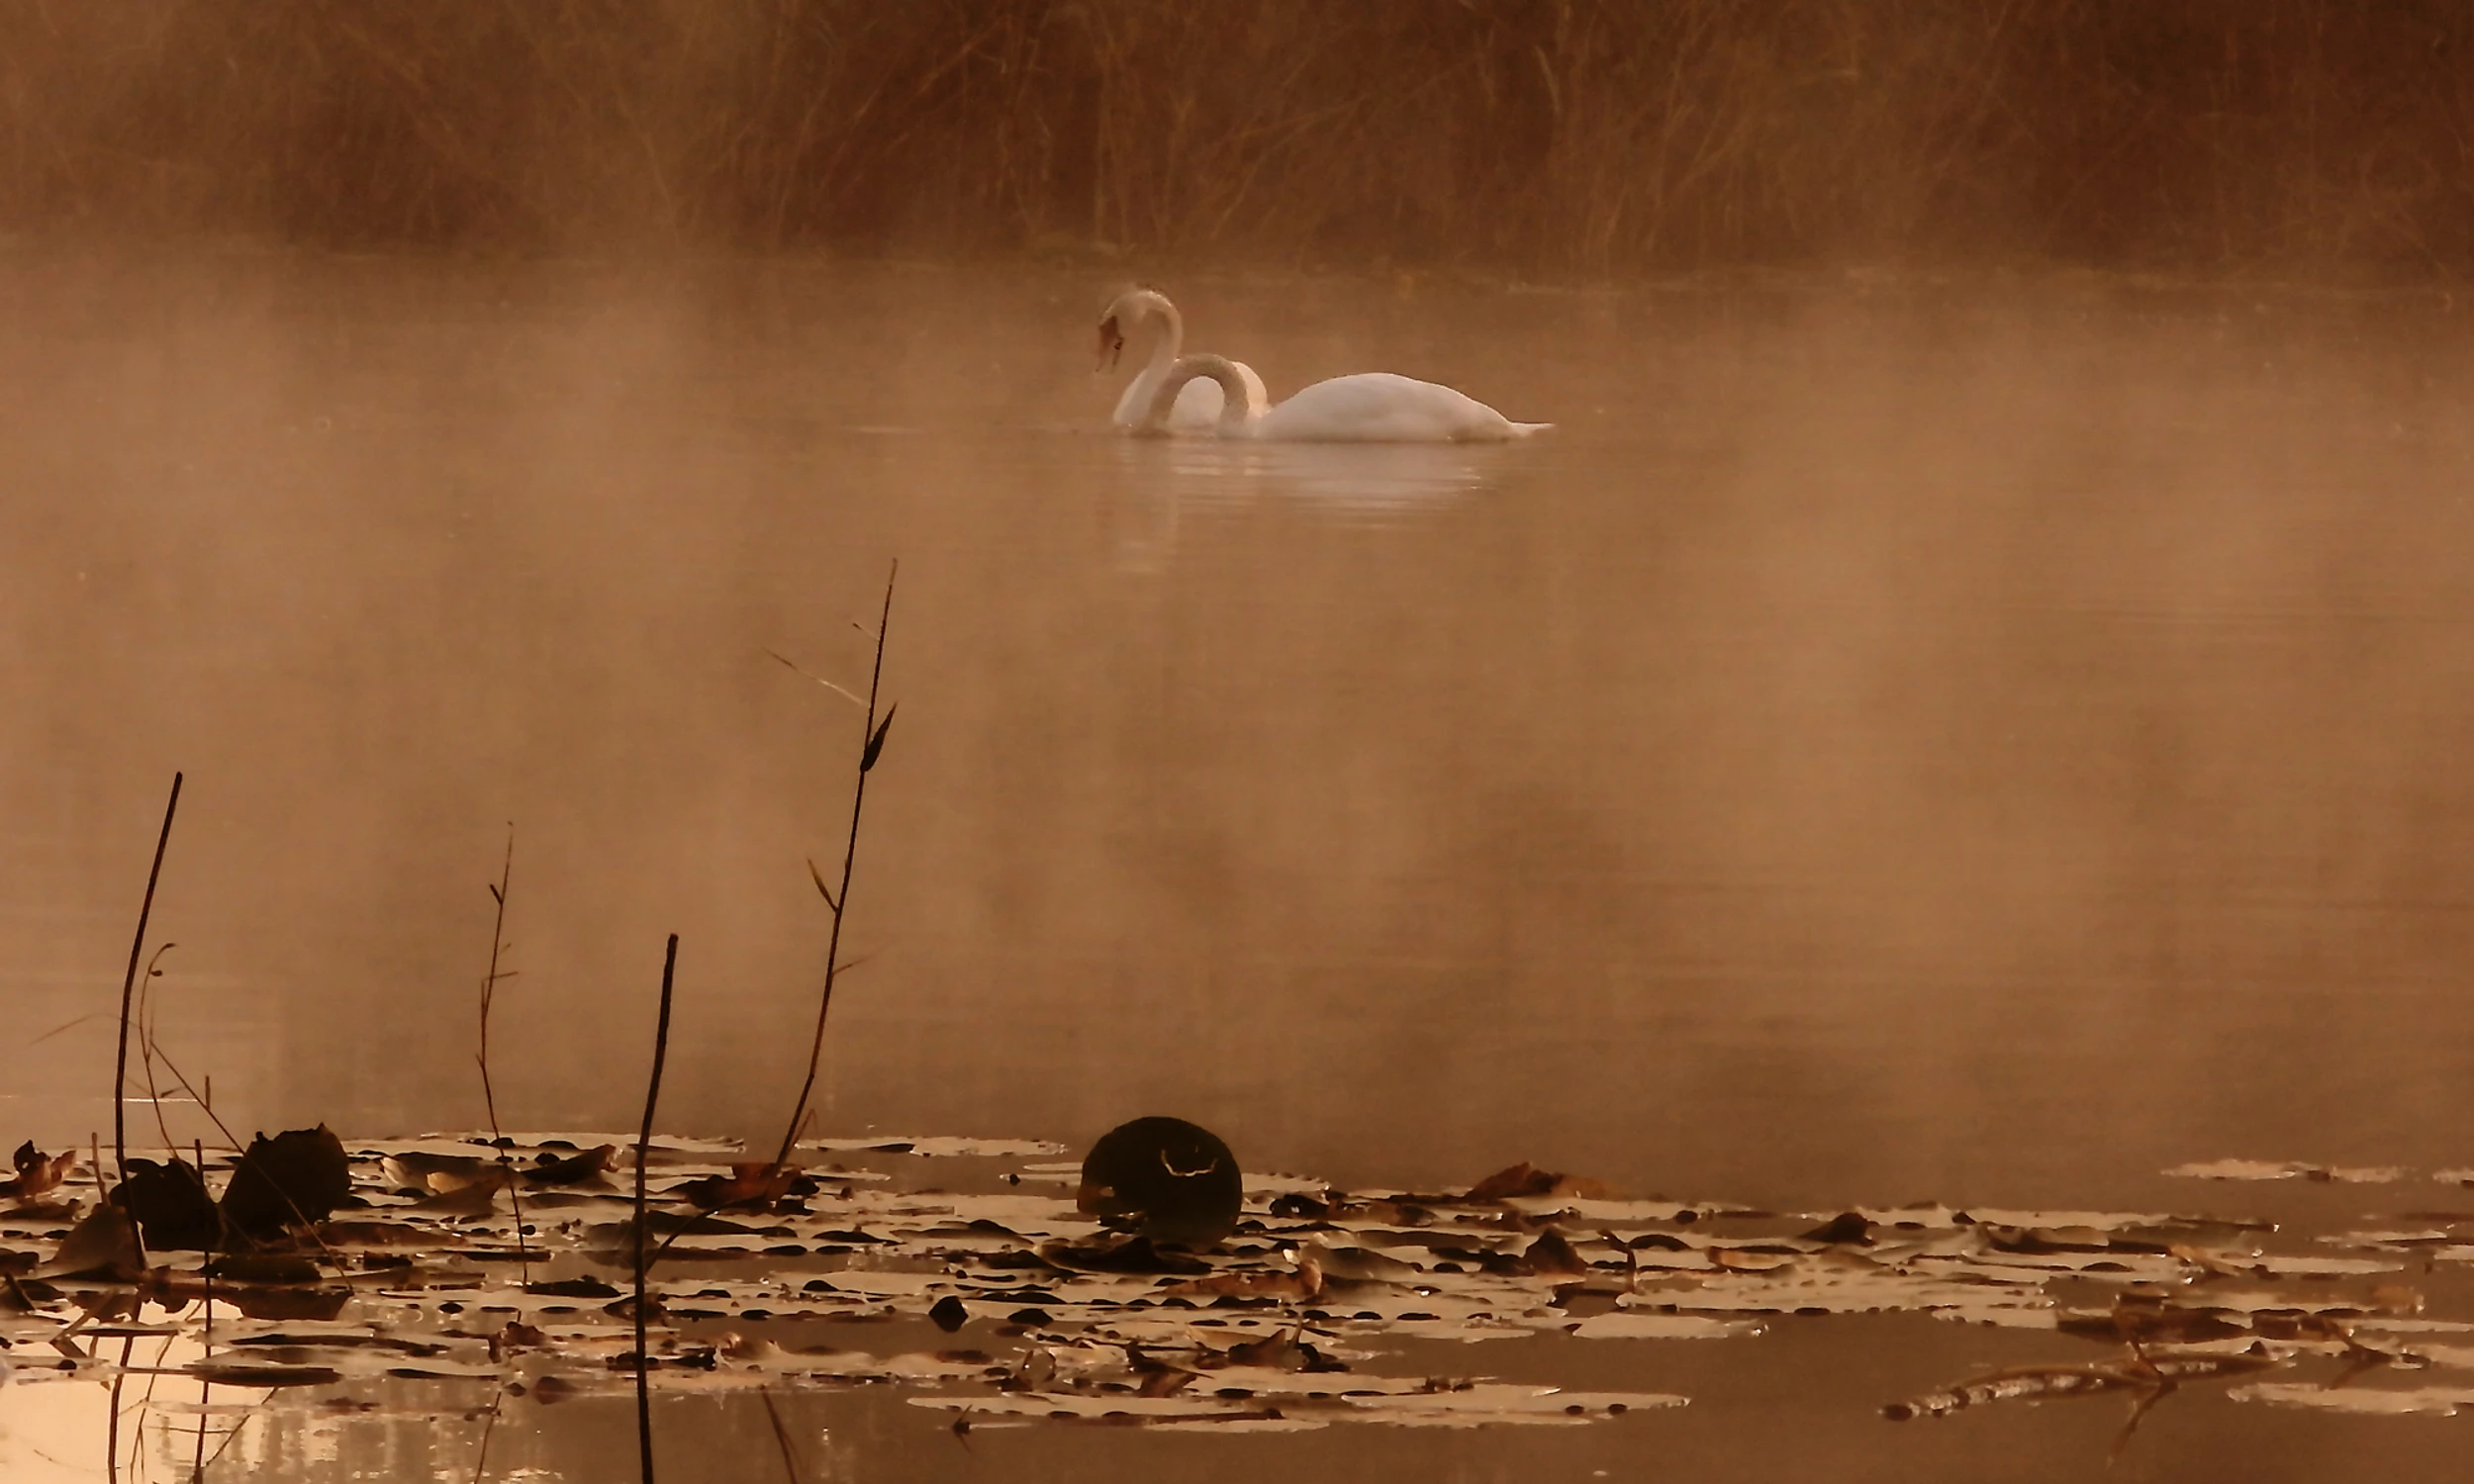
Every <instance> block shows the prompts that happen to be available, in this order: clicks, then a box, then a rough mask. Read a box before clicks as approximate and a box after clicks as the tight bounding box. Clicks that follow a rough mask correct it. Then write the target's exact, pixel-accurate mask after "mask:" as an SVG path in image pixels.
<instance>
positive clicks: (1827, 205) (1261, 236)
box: [0, 0, 2474, 281]
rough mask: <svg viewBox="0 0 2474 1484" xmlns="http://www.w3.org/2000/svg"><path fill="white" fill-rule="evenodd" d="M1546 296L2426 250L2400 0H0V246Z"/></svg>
mask: <svg viewBox="0 0 2474 1484" xmlns="http://www.w3.org/2000/svg"><path fill="white" fill-rule="evenodd" d="M64 230H65V231H69V232H79V233H94V234H105V235H127V236H136V237H141V238H144V237H164V236H168V237H191V236H207V237H215V236H224V237H230V236H236V235H237V236H240V237H244V238H254V239H263V240H270V241H274V242H278V243H290V244H297V245H303V246H314V247H326V248H346V249H361V250H367V249H378V250H425V249H446V250H457V251H478V252H488V253H536V252H553V253H564V252H576V251H604V250H612V249H620V250H629V251H654V252H683V253H711V252H782V251H799V250H816V249H829V250H834V251H844V252H858V253H863V254H871V255H879V254H891V253H921V252H924V253H931V254H944V253H961V254H978V253H988V252H998V253H1005V252H1030V253H1032V254H1035V255H1051V256H1059V257H1069V258H1075V259H1082V260H1097V261H1121V260H1128V259H1141V260H1145V261H1149V260H1156V259H1173V260H1178V261H1183V262H1188V263H1193V264H1204V263H1209V262H1214V261H1228V262H1251V263H1258V264H1263V265H1267V266H1269V265H1285V266H1307V265H1334V264H1344V263H1345V264H1352V265H1357V266H1378V267H1400V268H1443V269H1460V270H1465V271H1473V272H1480V273H1486V274H1505V275H1513V276H1530V277H1536V278H1540V279H1544V280H1550V281H1568V280H1572V279H1589V278H1607V277H1623V276H1631V275H1639V274H1662V273H1675V272H1696V271H1706V270H1713V269H1727V268H1745V267H1754V268H1813V267H1829V266H1840V265H1847V264H1878V265H1888V266H1900V267H1923V268H1930V267H1935V266H1949V265H1960V264H1966V263H1972V262H1980V261H1986V260H1992V261H2032V262H2042V263H2051V264H2067V265H2075V266H2081V267H2089V268H2098V269H2108V270H2125V271H2163V272H2181V273H2199V274H2224V273H2235V274H2260V273H2268V274H2278V275H2319V276H2335V277H2338V278H2349V279H2371V280H2408V281H2411V280H2428V279H2442V280H2453V279H2456V278H2460V277H2463V276H2466V275H2467V274H2468V272H2469V270H2474V10H2468V9H2466V8H2464V7H2462V6H2456V5H2451V4H2443V3H2439V0H2362V3H2350V4H2347V3H2339V0H2157V3H2155V4H2152V5H2146V6H2108V5H2099V4H2096V3H2093V0H2015V3H2011V4H2006V5H1999V6H1986V5H1977V4H1970V3H1964V0H1881V3H1866V4H1857V3H1855V0H1764V3H1757V4H1749V5H1743V4H1724V3H1720V0H1667V3H1662V4H1656V5H1617V4H1614V3H1611V0H1395V3H1389V4H1383V5H1367V6H1322V5H1313V4H1308V3H1304V0H1267V3H1265V4H1263V5H1259V6H1254V7H1247V8H1243V9H1234V8H1220V9H1216V10H1215V9H1211V8H1208V7H1205V8H1195V7H1170V6H1157V5H1150V4H1138V3H1135V0H1075V3H1065V0H968V3H966V0H926V3H921V4H917V5H904V6H883V5H876V4H871V3H864V0H711V3H701V4H693V5H691V4H684V3H673V4H666V5H655V6H645V5H632V4H620V3H618V0H559V3H546V4H545V3H534V0H473V3H470V4H466V5H461V6H457V7H453V8H442V7H436V6H424V5H411V4H402V3H384V4H377V5H353V6H343V5H337V4H334V3H333V0H265V3H262V4H256V5H250V6H227V5H216V4H209V3H206V0H173V3H168V4H164V3H155V0H92V3H89V4H85V5H78V6H68V5H62V4H58V3H55V0H5V3H0V232H11V233H36V234H51V233H56V232H62V231H64Z"/></svg>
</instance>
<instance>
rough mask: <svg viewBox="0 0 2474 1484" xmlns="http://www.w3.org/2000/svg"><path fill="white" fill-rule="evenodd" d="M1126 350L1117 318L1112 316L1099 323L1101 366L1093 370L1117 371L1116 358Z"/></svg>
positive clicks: (1123, 336)
mask: <svg viewBox="0 0 2474 1484" xmlns="http://www.w3.org/2000/svg"><path fill="white" fill-rule="evenodd" d="M1124 350H1125V335H1124V333H1123V331H1121V330H1119V329H1118V328H1117V327H1116V316H1114V315H1110V316H1109V317H1108V318H1107V319H1105V320H1102V321H1100V322H1099V364H1098V365H1096V366H1094V367H1093V368H1092V369H1093V370H1094V371H1112V370H1114V369H1116V358H1117V357H1118V356H1119V355H1120V354H1122V353H1123V352H1124Z"/></svg>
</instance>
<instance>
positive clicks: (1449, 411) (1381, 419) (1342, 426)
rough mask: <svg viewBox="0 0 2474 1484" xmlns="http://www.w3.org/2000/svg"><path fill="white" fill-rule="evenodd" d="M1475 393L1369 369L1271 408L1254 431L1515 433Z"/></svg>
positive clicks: (1359, 437)
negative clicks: (1470, 394) (1470, 395)
mask: <svg viewBox="0 0 2474 1484" xmlns="http://www.w3.org/2000/svg"><path fill="white" fill-rule="evenodd" d="M1517 425H1520V424H1515V423H1513V422H1511V421H1509V420H1508V419H1506V418H1505V417H1504V416H1503V415H1502V414H1501V413H1498V412H1496V411H1495V410H1494V409H1493V408H1490V407H1488V406H1486V405H1485V404H1484V403H1482V402H1479V401H1478V400H1476V399H1475V398H1474V397H1468V396H1464V395H1463V394H1461V393H1459V392H1455V391H1454V390H1452V389H1451V388H1450V387H1444V386H1437V385H1436V384H1435V383H1433V382H1431V381H1418V380H1415V379H1414V378H1411V377H1406V376H1395V375H1393V374H1392V373H1390V372H1388V371H1368V372H1363V373H1361V374H1359V375H1356V376H1335V377H1333V378H1332V379H1331V380H1329V381H1318V382H1316V383H1315V384H1314V385H1312V386H1310V387H1307V388H1306V389H1305V390H1303V391H1301V392H1299V393H1298V394H1297V395H1296V396H1294V397H1291V398H1289V399H1288V400H1287V401H1286V402H1284V403H1282V404H1281V405H1280V406H1278V407H1276V408H1274V409H1272V410H1271V411H1270V412H1269V413H1267V414H1265V415H1264V416H1263V418H1262V420H1261V421H1260V422H1259V423H1258V424H1257V431H1256V434H1255V435H1256V436H1257V437H1262V438H1273V439H1279V440H1281V441H1285V442H1310V441H1329V442H1340V441H1352V442H1388V443H1460V442H1473V441H1479V440H1485V439H1495V438H1508V437H1517V436H1520V434H1518V433H1515V432H1513V431H1511V429H1512V428H1514V427H1515V426H1517Z"/></svg>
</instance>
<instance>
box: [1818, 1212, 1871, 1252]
mask: <svg viewBox="0 0 2474 1484" xmlns="http://www.w3.org/2000/svg"><path fill="white" fill-rule="evenodd" d="M1804 1240H1805V1241H1806V1242H1830V1243H1850V1244H1856V1245H1861V1244H1866V1243H1869V1242H1871V1241H1872V1223H1871V1222H1870V1221H1867V1220H1866V1219H1864V1218H1863V1217H1862V1216H1860V1215H1858V1214H1856V1213H1855V1212H1854V1211H1842V1212H1840V1213H1839V1214H1838V1215H1836V1216H1834V1217H1832V1218H1830V1220H1828V1221H1826V1222H1824V1223H1822V1224H1821V1225H1820V1226H1817V1227H1815V1228H1813V1229H1812V1230H1811V1231H1809V1232H1806V1233H1805V1234H1804Z"/></svg>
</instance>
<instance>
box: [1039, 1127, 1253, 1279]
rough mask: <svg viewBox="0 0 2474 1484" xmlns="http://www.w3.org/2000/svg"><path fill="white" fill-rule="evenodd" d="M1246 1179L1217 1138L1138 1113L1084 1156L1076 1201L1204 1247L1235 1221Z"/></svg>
mask: <svg viewBox="0 0 2474 1484" xmlns="http://www.w3.org/2000/svg"><path fill="white" fill-rule="evenodd" d="M1244 1199H1245V1182H1244V1179H1243V1177H1242V1176H1241V1175H1240V1173H1239V1172H1238V1168H1237V1157H1236V1156H1234V1155H1232V1154H1230V1153H1229V1152H1228V1146H1227V1145H1225V1144H1223V1143H1221V1142H1220V1139H1219V1136H1218V1135H1216V1134H1214V1133H1212V1132H1211V1131H1210V1130H1208V1129H1205V1128H1200V1127H1197V1126H1196V1125H1193V1124H1190V1123H1188V1122H1187V1121H1186V1120H1184V1119H1182V1118H1158V1117H1154V1118H1137V1119H1135V1120H1134V1121H1133V1122H1132V1123H1128V1124H1121V1125H1119V1126H1118V1127H1116V1128H1113V1129H1111V1130H1109V1131H1108V1132H1107V1133H1106V1134H1104V1135H1102V1136H1100V1140H1099V1142H1098V1143H1097V1144H1094V1145H1093V1146H1092V1148H1091V1154H1090V1156H1089V1157H1088V1158H1086V1159H1084V1160H1083V1188H1082V1192H1081V1195H1080V1197H1079V1199H1078V1203H1079V1204H1080V1205H1081V1207H1082V1208H1083V1209H1084V1210H1085V1211H1088V1212H1090V1213H1091V1214H1092V1215H1094V1216H1097V1217H1099V1218H1100V1219H1101V1220H1103V1221H1106V1222H1108V1223H1109V1224H1111V1225H1114V1226H1119V1227H1124V1228H1126V1229H1128V1230H1131V1231H1136V1232H1139V1233H1141V1234H1142V1235H1143V1236H1145V1237H1147V1238H1149V1239H1151V1241H1153V1242H1155V1243H1165V1244H1174V1245H1176V1246H1180V1247H1209V1246H1210V1245H1212V1244H1213V1243H1215V1242H1218V1241H1219V1240H1220V1239H1221V1238H1223V1237H1226V1236H1227V1235H1228V1234H1229V1233H1230V1232H1232V1231H1234V1230H1236V1227H1237V1210H1238V1207H1239V1206H1240V1205H1241V1204H1243V1202H1244Z"/></svg>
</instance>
